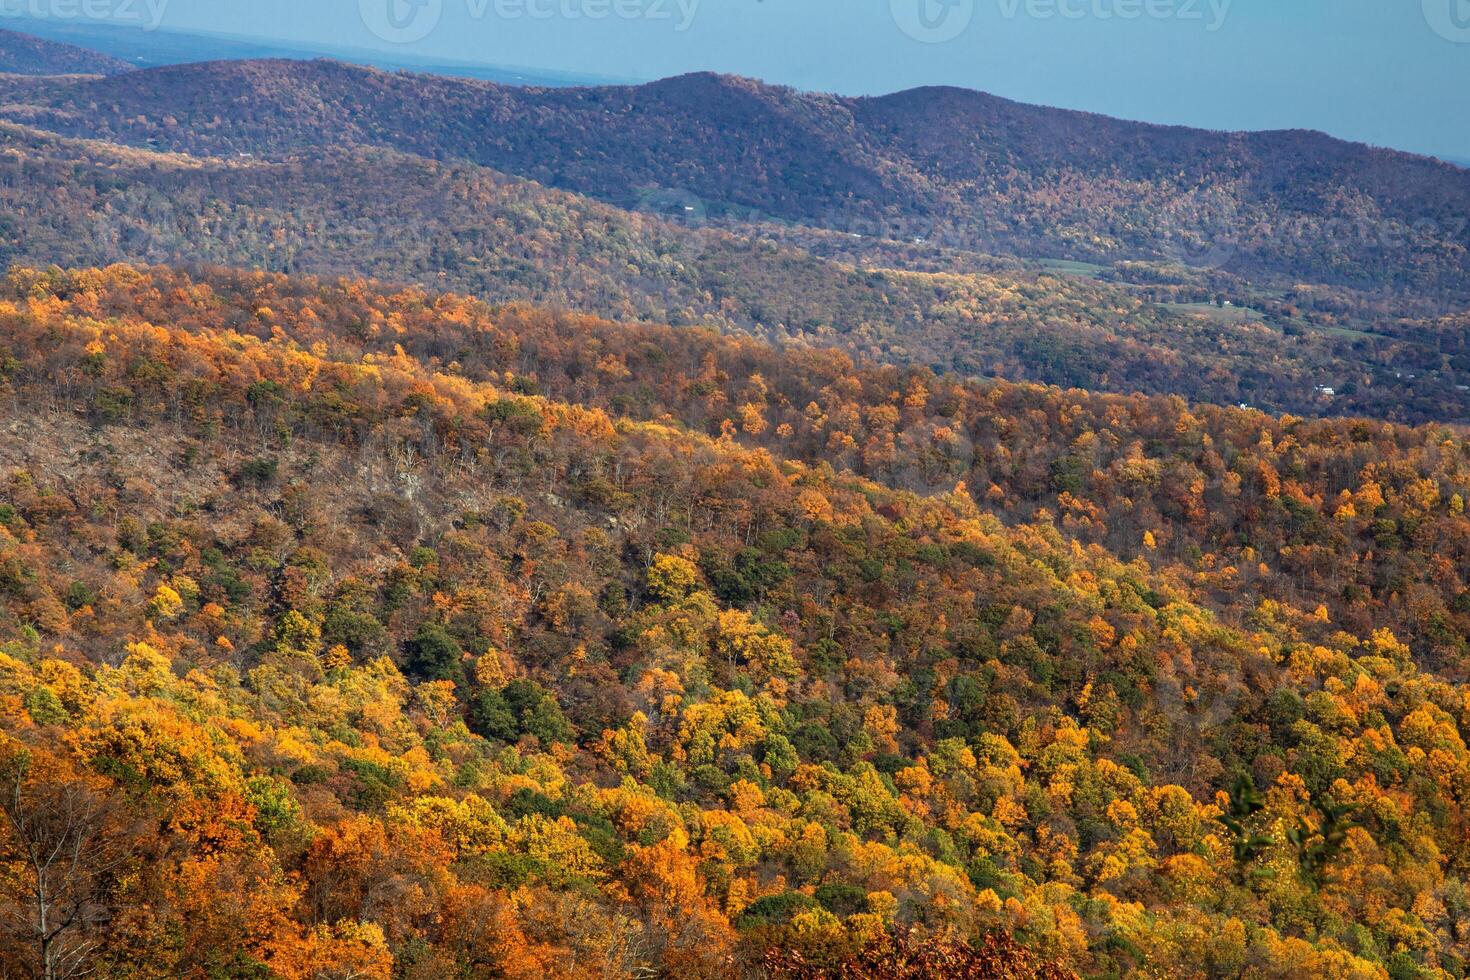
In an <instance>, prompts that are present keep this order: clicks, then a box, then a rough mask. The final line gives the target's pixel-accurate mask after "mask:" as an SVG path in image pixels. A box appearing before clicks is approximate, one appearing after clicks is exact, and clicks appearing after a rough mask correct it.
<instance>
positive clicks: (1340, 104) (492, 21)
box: [0, 0, 1470, 161]
mask: <svg viewBox="0 0 1470 980" xmlns="http://www.w3.org/2000/svg"><path fill="white" fill-rule="evenodd" d="M89 5H90V6H89ZM17 11H20V12H24V13H26V14H28V15H30V16H33V17H34V16H38V15H39V16H50V17H52V18H58V19H59V18H63V17H66V16H71V17H74V18H75V17H79V16H85V14H84V13H81V11H90V12H91V13H92V15H93V16H96V15H97V13H98V12H106V14H107V15H108V16H109V17H111V18H112V19H114V20H117V21H119V22H127V18H129V17H131V18H133V20H134V21H135V22H146V23H149V24H157V25H158V26H161V27H162V28H164V29H166V30H173V31H209V32H215V33H225V34H233V35H241V36H247V37H253V38H259V39H266V40H274V41H281V42H290V43H292V44H296V45H323V46H333V47H337V48H344V47H345V48H358V49H371V50H376V51H382V52H384V53H386V54H388V55H390V56H394V57H400V58H409V59H444V60H452V61H457V62H469V63H488V64H495V65H514V66H522V67H528V68H537V69H546V70H552V71H557V72H568V73H576V74H578V75H591V76H598V77H609V78H618V79H628V80H648V79H653V78H661V77H665V76H668V75H675V74H680V73H683V72H688V71H702V70H713V71H720V72H730V73H735V74H740V75H748V76H753V77H756V78H760V79H763V80H765V81H769V82H775V83H781V84H787V85H793V86H796V87H799V88H803V89H811V90H819V91H829V92H839V93H842V94H848V95H869V94H882V93H887V92H893V91H898V90H900V89H905V88H911V87H914V86H917V85H933V84H945V85H958V86H964V87H967V88H975V89H981V90H984V91H988V92H992V93H994V94H997V95H1001V96H1005V97H1008V98H1013V99H1018V100H1021V101H1024V102H1033V103H1039V104H1044V105H1054V106H1063V107H1066V108H1074V109H1085V110H1090V111H1095V112H1102V113H1106V114H1108V115H1113V116H1120V117H1123V118H1128V119H1143V120H1148V121H1152V122H1163V123H1180V124H1186V125H1194V126H1203V127H1207V128H1212V129H1228V130H1237V129H1286V128H1306V129H1320V130H1324V131H1326V132H1328V133H1331V134H1332V135H1334V136H1339V137H1342V138H1346V139H1353V140H1359V141H1362V142H1367V143H1372V144H1375V145H1379V146H1392V147H1396V148H1400V149H1406V150H1412V151H1415V152H1421V153H1429V154H1434V155H1439V156H1444V157H1450V158H1455V159H1458V160H1463V161H1470V0H0V17H3V16H4V15H6V14H14V13H15V12H17Z"/></svg>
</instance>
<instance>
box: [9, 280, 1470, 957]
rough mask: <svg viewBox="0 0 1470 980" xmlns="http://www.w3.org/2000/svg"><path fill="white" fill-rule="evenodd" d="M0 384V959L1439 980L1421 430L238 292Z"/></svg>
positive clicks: (1445, 937) (1441, 526) (24, 294)
mask: <svg viewBox="0 0 1470 980" xmlns="http://www.w3.org/2000/svg"><path fill="white" fill-rule="evenodd" d="M0 337H3V344H4V349H3V350H0V426H3V431H4V432H5V434H6V439H5V440H3V442H0V481H3V482H0V651H3V652H0V701H3V704H4V709H3V711H0V719H3V722H0V724H3V738H0V743H3V744H0V777H3V783H0V789H3V793H0V811H3V814H4V817H3V820H0V826H3V828H4V830H3V834H0V861H3V869H4V873H3V874H0V889H3V890H4V891H5V894H6V897H7V903H8V907H9V908H10V909H13V910H21V911H22V912H23V914H19V915H12V916H11V917H9V918H7V919H6V920H5V921H4V923H3V930H0V944H3V945H0V954H3V955H4V957H6V961H7V962H14V963H19V964H36V965H37V966H38V967H39V965H40V964H42V962H43V961H49V962H51V963H53V964H59V965H60V967H61V968H63V970H64V969H71V968H75V969H83V968H85V969H93V970H96V971H97V972H98V973H100V974H101V975H106V976H117V977H153V976H264V975H276V976H284V977H349V976H353V977H388V976H402V977H442V976H526V977H530V976H589V977H591V976H596V977H603V976H626V975H651V974H660V975H671V976H711V977H714V976H727V975H730V974H732V973H745V974H748V975H756V976H759V975H770V976H821V975H866V976H873V977H903V976H926V975H933V974H934V973H936V972H944V973H948V974H950V975H955V976H1018V977H1019V976H1028V977H1029V976H1045V977H1052V976H1065V975H1066V974H1067V973H1068V972H1077V973H1083V974H1087V975H1113V974H1121V973H1124V972H1129V971H1135V972H1139V973H1141V974H1143V975H1153V976H1181V975H1199V976H1222V977H1223V976H1258V977H1267V976H1283V977H1284V976H1336V977H1365V978H1366V977H1373V978H1381V977H1395V978H1398V977H1417V976H1428V977H1435V976H1438V977H1444V976H1463V975H1464V972H1465V958H1466V957H1467V955H1470V925H1467V924H1470V891H1467V888H1466V879H1467V873H1470V864H1467V862H1470V849H1467V847H1466V842H1467V841H1470V824H1467V821H1470V813H1467V811H1466V809H1465V803H1464V801H1465V799H1466V797H1467V794H1470V751H1467V748H1466V745H1465V741H1464V739H1465V736H1466V734H1467V727H1470V700H1467V698H1466V696H1465V693H1464V687H1463V683H1462V682H1463V679H1464V678H1463V673H1464V669H1465V666H1466V665H1465V662H1464V650H1463V649H1462V645H1463V636H1464V635H1465V630H1464V624H1463V621H1462V620H1461V619H1460V618H1459V617H1463V616H1464V615H1465V614H1466V612H1467V609H1466V606H1467V605H1470V603H1467V602H1466V599H1465V596H1466V593H1465V591H1464V585H1463V582H1461V581H1460V579H1459V576H1460V575H1461V574H1462V569H1463V568H1464V567H1465V564H1464V547H1465V545H1464V542H1465V541H1466V529H1467V524H1466V519H1465V516H1464V513H1463V511H1464V507H1463V503H1464V494H1465V492H1466V490H1467V486H1466V483H1467V477H1466V468H1467V466H1470V452H1467V444H1466V442H1465V440H1464V439H1463V436H1462V435H1460V434H1459V433H1457V432H1455V431H1452V430H1449V429H1447V428H1444V427H1436V426H1431V427H1425V428H1421V429H1407V428H1401V427H1395V426H1392V425H1388V424H1383V423H1366V422H1350V421H1341V422H1336V421H1318V422H1313V421H1304V420H1300V419H1292V418H1272V417H1268V416H1266V415H1264V414H1261V413H1258V412H1253V411H1241V410H1226V409H1213V408H1204V407H1190V406H1187V405H1186V404H1185V403H1183V402H1182V401H1179V400H1176V399H1144V398H1139V397H1125V396H1105V395H1085V394H1081V393H1078V392H1063V391H1058V390H1055V389H1042V388H1036V387H1027V386H1012V385H1007V384H999V383H996V384H967V383H962V382H958V381H954V380H948V379H941V378H937V377H935V376H933V375H930V374H929V373H927V372H926V371H923V370H920V369H898V368H887V367H872V366H867V365H863V364H854V363H853V362H852V361H851V360H850V359H849V358H848V357H847V356H846V355H843V354H838V353H834V352H830V351H821V350H812V351H806V352H801V351H791V350H788V351H783V352H781V353H780V354H779V355H777V354H775V353H773V352H772V351H770V350H768V349H766V348H764V347H762V346H761V345H759V344H758V343H756V342H753V341H749V340H733V339H727V338H722V337H720V336H719V335H717V334H715V333H713V332H708V331H700V330H683V331H676V330H671V329H669V328H658V327H645V326H617V325H613V324H610V323H605V322H602V321H597V320H593V319H590V318H586V317H578V316H571V315H565V314H553V313H547V312H542V311H537V310H533V309H530V308H510V309H504V310H493V309H490V308H487V307H484V306H482V305H480V304H477V303H475V302H472V301H469V300H465V299H463V298H460V297H454V296H433V295H428V294H425V293H422V292H418V291H406V292H401V293H396V294H387V293H384V292H381V291H379V290H376V289H374V288H373V287H371V286H368V285H364V284H361V283H353V282H343V283H320V282H316V281H312V280H303V279H286V278H278V277H270V276H263V275H248V276H247V275H238V274H227V273H213V274H210V275H209V276H207V277H204V278H194V277H190V276H186V275H183V274H180V273H177V272H171V271H168V270H163V269H158V270H145V271H140V270H135V269H131V268H126V267H119V268H113V269H107V270H100V271H97V270H93V271H77V272H70V273H66V272H60V271H55V270H53V271H51V272H40V271H34V270H17V271H16V272H14V273H13V274H12V275H11V277H10V279H9V281H8V283H7V285H6V287H5V290H4V297H3V299H0ZM38 850H45V851H46V852H47V853H51V852H53V851H60V852H66V853H75V854H78V855H81V857H80V858H79V859H78V860H76V861H73V862H70V863H65V862H63V863H62V864H60V865H58V864H55V863H50V864H48V863H46V862H40V863H38V862H36V861H34V860H31V859H30V858H29V857H28V855H34V854H35V853H37V852H38ZM42 909H49V910H51V915H52V917H51V918H49V919H48V920H47V921H45V922H43V921H41V919H40V912H41V910H42ZM63 921H64V922H65V925H64V927H62V928H59V929H58V928H56V923H58V922H63ZM47 922H49V923H51V925H50V926H48V925H47ZM59 975H65V974H64V972H63V973H62V974H59Z"/></svg>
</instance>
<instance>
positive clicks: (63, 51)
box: [0, 29, 132, 75]
mask: <svg viewBox="0 0 1470 980" xmlns="http://www.w3.org/2000/svg"><path fill="white" fill-rule="evenodd" d="M131 70H132V66H131V65H129V64H128V63H127V62H126V61H120V60H119V59H117V58H112V57H109V56H108V55H105V54H101V53H99V52H97V51H89V50H88V49H86V48H79V47H76V46H74V45H71V44H59V43H57V42H55V41H46V40H43V39H41V38H39V37H35V36H33V35H30V34H22V33H19V32H17V31H7V30H3V29H0V72H3V73H5V74H8V75H116V74H119V73H121V72H125V71H131Z"/></svg>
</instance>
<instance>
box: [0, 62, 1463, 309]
mask: <svg viewBox="0 0 1470 980" xmlns="http://www.w3.org/2000/svg"><path fill="white" fill-rule="evenodd" d="M25 101H26V103H27V104H25V105H7V106H5V107H4V109H3V110H0V112H3V114H4V116H5V117H6V118H10V119H16V120H19V121H26V120H31V121H34V122H36V123H37V124H39V125H42V126H43V127H44V128H46V129H50V130H54V131H56V132H61V133H65V134H68V135H73V136H85V137H101V138H104V139H107V140H110V141H114V142H121V143H126V144H129V145H132V146H139V147H151V148H156V149H164V150H175V151H183V152H187V153H191V154H197V155H212V156H234V155H236V154H239V153H247V154H257V155H264V156H270V157H280V156H283V155H302V154H312V153H315V152H319V151H320V150H322V149H336V148H340V147H343V146H372V147H378V148H383V149H393V150H397V151H400V152H405V153H410V154H413V155H415V156H419V157H424V158H427V159H435V160H468V161H472V162H474V163H476V164H479V165H481V166H487V167H493V168H495V169H497V170H501V171H504V172H508V173H513V174H516V175H519V176H523V177H528V178H531V179H533V180H537V181H540V182H542V183H545V184H548V185H551V186H556V187H562V188H566V189H569V190H574V191H577V192H580V193H586V194H590V195H593V196H595V197H598V198H600V199H603V200H606V201H610V202H612V203H615V204H619V205H624V206H626V205H630V204H633V203H635V202H637V201H639V200H641V199H643V198H644V197H645V196H646V195H647V194H648V193H649V191H650V190H655V191H656V190H659V189H662V190H666V191H677V192H684V193H688V194H692V195H697V197H698V198H699V199H702V201H703V202H706V203H705V204H704V205H703V206H704V207H706V208H708V209H709V210H710V211H712V212H713V213H716V214H723V213H729V214H735V215H739V216H742V217H746V218H749V217H751V216H755V215H761V216H769V217H774V218H777V219H782V220H788V221H796V222H799V223H802V224H807V225H817V226H822V227H830V228H836V229H837V230H840V231H849V232H862V231H867V230H868V228H869V227H870V226H872V225H874V224H887V225H891V226H892V227H894V228H896V229H899V234H898V236H897V237H900V238H902V239H905V240H907V239H911V238H919V237H923V238H927V239H930V240H933V241H936V242H938V241H945V242H948V243H949V244H952V245H961V246H963V247H966V248H970V249H976V250H980V251H991V252H994V251H1004V252H1008V253H1012V254H1020V255H1027V256H1063V257H1067V258H1074V259H1086V260H1090V261H1103V262H1112V261H1114V260H1117V259H1130V258H1150V257H1151V258H1163V257H1173V258H1182V259H1184V260H1185V261H1186V262H1187V264H1192V265H1206V266H1213V265H1224V266H1225V267H1227V268H1231V269H1234V270H1236V271H1240V272H1244V273H1249V274H1252V275H1261V276H1265V277H1267V278H1268V280H1269V281H1271V282H1273V283H1277V284H1282V285H1287V286H1290V285H1292V284H1294V283H1295V282H1298V281H1306V282H1315V283H1327V284H1333V285H1352V286H1359V287H1369V288H1375V289H1388V290H1391V291H1393V292H1397V293H1406V294H1419V295H1421V296H1431V297H1437V298H1441V299H1445V300H1455V301H1460V302H1463V301H1464V300H1465V299H1467V298H1470V252H1467V246H1470V222H1467V218H1466V216H1467V214H1470V171H1466V170H1464V169H1462V168H1458V167H1455V166H1452V165H1450V164H1445V163H1440V162H1438V161H1435V160H1431V159H1428V158H1424V157H1416V156H1412V155H1410V154H1405V153H1395V152H1392V151H1387V150H1378V149H1373V148H1370V147H1366V146H1362V145H1359V144H1351V143H1344V142H1341V141H1338V140H1333V139H1330V138H1329V137H1327V136H1324V135H1322V134H1318V133H1304V132H1277V133H1259V134H1223V133H1212V132H1206V131H1202V130H1191V129H1185V128H1182V127H1163V126H1149V125H1144V124H1140V123H1131V122H1123V121H1120V120H1115V119H1107V118H1105V117H1101V116H1093V115H1089V114H1085V113H1077V112H1066V111H1062V110H1056V109H1045V108H1039V107H1035V106H1026V105H1020V104H1017V103H1013V102H1008V101H1006V100H1004V99H998V98H995V97H993V96H988V95H984V94H981V93H977V92H969V91H962V90H958V89H934V88H925V89H916V90H913V91H910V92H903V93H899V94H896V95H891V96H885V97H882V98H869V99H849V98H840V97H837V96H830V95H819V94H809V93H801V92H796V91H793V90H790V89H784V88H777V87H772V86H766V85H762V84H760V83H758V82H754V81H750V80H747V79H739V78H729V77H722V76H716V75H709V74H700V75H688V76H683V77H680V78H673V79H666V80H664V81H660V82H655V83H652V84H649V85H644V86H638V87H606V88H569V89H540V88H517V87H513V86H500V85H496V84H493V83H489V82H481V81H474V80H468V79H451V78H436V77H431V76H418V75H410V74H402V73H398V74H389V73H385V72H379V71H373V70H371V69H367V68H361V67H357V66H352V65H346V64H340V63H335V62H329V61H318V62H309V63H308V62H295V61H256V62H215V63H210V64H204V65H188V66H177V67H169V68H161V69H156V70H150V71H140V72H129V73H127V74H124V75H119V76H116V77H113V78H109V79H104V80H100V81H63V82H56V83H54V84H52V85H49V86H47V87H46V88H45V89H44V90H38V91H37V92H35V93H34V94H33V95H32V97H31V98H28V99H27V100H25Z"/></svg>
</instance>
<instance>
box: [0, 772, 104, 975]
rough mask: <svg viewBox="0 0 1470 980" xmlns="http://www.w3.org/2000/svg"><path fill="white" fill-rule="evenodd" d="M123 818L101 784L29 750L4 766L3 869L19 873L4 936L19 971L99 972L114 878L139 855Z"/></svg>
mask: <svg viewBox="0 0 1470 980" xmlns="http://www.w3.org/2000/svg"><path fill="white" fill-rule="evenodd" d="M119 809H120V808H119V806H118V804H117V803H116V801H115V798H114V797H112V796H111V795H110V794H109V793H108V792H107V790H106V787H105V785H104V784H102V783H101V781H99V780H95V779H88V778H85V777H79V776H76V775H74V774H72V773H69V772H67V770H66V769H65V767H64V766H61V765H44V766H43V765H38V764H36V762H35V760H34V758H33V756H32V754H31V753H30V752H28V751H24V750H22V751H20V752H12V753H7V754H6V755H5V756H4V757H0V813H3V814H4V819H3V820H0V864H3V865H4V866H5V867H7V868H9V869H10V870H11V875H10V876H8V878H9V880H8V881H6V882H5V886H6V887H5V892H8V894H4V895H0V929H3V930H4V932H5V933H7V934H8V935H7V939H8V940H9V941H8V942H7V943H6V945H7V946H8V947H9V948H10V950H11V954H10V955H7V957H6V958H7V959H9V958H12V956H15V957H19V958H20V962H18V963H15V964H14V967H15V968H16V969H18V970H20V971H24V972H25V973H27V974H29V975H30V976H33V977H37V978H39V980H73V978H77V977H84V976H87V975H88V974H90V973H91V972H92V971H93V969H94V968H95V967H94V957H95V954H96V953H97V951H98V949H99V948H100V945H101V941H102V938H103V935H104V933H105V930H106V927H107V924H108V922H109V921H110V920H111V917H112V904H111V897H112V891H113V882H114V878H115V875H116V873H117V872H118V871H119V870H120V869H121V868H122V866H123V865H124V864H125V863H126V862H127V861H128V859H129V857H130V855H131V852H130V849H129V848H128V846H127V844H126V838H125V836H124V835H123V834H122V833H121V832H120V824H121V821H120V820H119V815H120V814H119ZM10 971H11V967H9V966H7V967H6V968H5V969H4V970H0V974H3V975H7V976H8V975H13V974H12V973H11V972H10Z"/></svg>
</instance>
